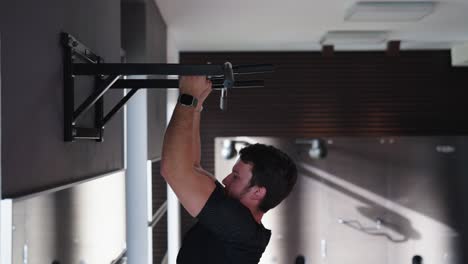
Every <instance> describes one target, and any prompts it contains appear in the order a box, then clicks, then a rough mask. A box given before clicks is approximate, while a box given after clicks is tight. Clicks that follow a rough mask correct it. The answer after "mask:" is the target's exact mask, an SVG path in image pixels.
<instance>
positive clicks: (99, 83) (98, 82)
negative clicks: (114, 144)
mask: <svg viewBox="0 0 468 264" xmlns="http://www.w3.org/2000/svg"><path fill="white" fill-rule="evenodd" d="M102 61H103V60H102V59H101V58H100V57H99V58H98V63H102ZM94 80H95V89H96V90H98V89H99V87H103V86H104V85H105V84H103V80H102V78H101V76H100V75H96V76H95V77H94ZM94 109H95V111H94V127H96V128H98V129H100V135H99V139H98V142H102V141H103V140H104V128H103V124H102V119H103V117H104V96H102V97H101V98H99V99H98V100H97V102H96V104H95V108H94Z"/></svg>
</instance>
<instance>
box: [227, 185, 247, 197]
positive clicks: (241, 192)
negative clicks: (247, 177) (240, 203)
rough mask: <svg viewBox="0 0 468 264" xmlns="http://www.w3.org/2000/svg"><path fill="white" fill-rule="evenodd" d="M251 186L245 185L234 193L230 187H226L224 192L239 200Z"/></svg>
mask: <svg viewBox="0 0 468 264" xmlns="http://www.w3.org/2000/svg"><path fill="white" fill-rule="evenodd" d="M250 188H251V187H249V186H245V187H244V188H243V189H242V190H241V191H240V192H239V193H234V192H232V191H231V190H230V189H228V188H226V189H225V193H226V195H227V196H228V197H230V198H233V199H236V200H240V199H242V198H243V197H244V196H245V195H246V194H247V193H248V192H249V190H250Z"/></svg>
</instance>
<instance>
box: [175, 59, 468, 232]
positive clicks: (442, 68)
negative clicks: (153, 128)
mask: <svg viewBox="0 0 468 264" xmlns="http://www.w3.org/2000/svg"><path fill="white" fill-rule="evenodd" d="M180 59H181V63H187V64H192V63H207V62H211V63H223V62H225V61H230V62H232V63H233V64H253V63H271V64H273V65H275V73H274V74H272V75H270V76H268V77H267V79H266V82H265V88H258V89H233V90H232V91H230V93H229V95H228V110H227V111H225V112H222V111H220V110H219V109H218V104H219V92H218V91H214V92H213V94H212V95H211V96H210V97H209V98H208V99H207V101H206V102H205V110H204V112H203V115H202V124H201V137H202V138H201V140H202V148H203V149H202V154H203V161H202V163H203V166H204V167H205V169H207V170H210V171H214V153H213V151H214V138H215V137H221V136H267V137H327V136H328V137H331V136H421V135H424V136H439V135H467V134H468V115H466V113H467V110H468V109H467V104H466V103H465V101H466V98H467V95H468V92H467V90H468V89H467V87H466V86H467V83H468V69H467V68H453V67H451V61H450V52H449V51H402V52H401V53H400V56H398V57H391V56H387V55H386V54H385V52H336V53H335V55H334V56H333V57H324V56H322V54H321V53H320V52H293V53H291V52H289V53H287V52H264V53H258V52H242V53H236V52H233V53H207V52H205V53H190V52H184V53H181V56H180ZM185 217H187V214H184V218H185ZM183 222H184V223H187V224H189V223H192V222H191V221H189V220H183ZM183 230H187V227H183Z"/></svg>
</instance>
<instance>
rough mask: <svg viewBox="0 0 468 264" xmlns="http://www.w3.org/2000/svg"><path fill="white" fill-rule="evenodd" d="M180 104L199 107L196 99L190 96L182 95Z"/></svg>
mask: <svg viewBox="0 0 468 264" xmlns="http://www.w3.org/2000/svg"><path fill="white" fill-rule="evenodd" d="M179 102H180V103H181V104H183V105H187V106H196V105H197V100H196V99H195V97H193V96H191V95H189V94H181V95H180V97H179Z"/></svg>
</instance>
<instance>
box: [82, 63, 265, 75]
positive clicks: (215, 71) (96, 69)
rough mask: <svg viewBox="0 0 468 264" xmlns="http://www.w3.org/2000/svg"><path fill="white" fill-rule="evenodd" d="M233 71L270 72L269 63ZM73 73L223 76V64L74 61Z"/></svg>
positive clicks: (246, 72) (234, 68) (238, 67)
mask: <svg viewBox="0 0 468 264" xmlns="http://www.w3.org/2000/svg"><path fill="white" fill-rule="evenodd" d="M232 69H233V73H234V74H235V75H238V74H258V73H271V72H273V70H274V68H273V65H270V64H259V65H237V66H233V67H232ZM73 73H74V74H76V75H95V74H103V75H109V74H120V75H151V74H154V75H209V76H224V65H212V64H199V65H198V64H164V63H100V64H89V63H75V64H74V68H73Z"/></svg>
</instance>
